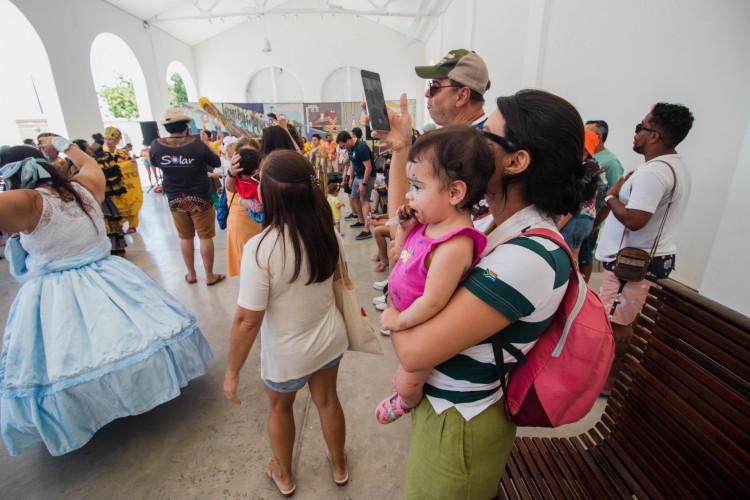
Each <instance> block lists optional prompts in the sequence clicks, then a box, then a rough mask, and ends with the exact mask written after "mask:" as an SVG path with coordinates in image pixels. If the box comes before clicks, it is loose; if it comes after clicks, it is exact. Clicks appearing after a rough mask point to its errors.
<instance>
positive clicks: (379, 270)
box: [372, 262, 388, 273]
mask: <svg viewBox="0 0 750 500" xmlns="http://www.w3.org/2000/svg"><path fill="white" fill-rule="evenodd" d="M386 269H388V264H387V263H385V262H379V263H378V265H377V266H375V269H373V270H372V271H373V272H375V273H382V272H383V271H385V270H386Z"/></svg>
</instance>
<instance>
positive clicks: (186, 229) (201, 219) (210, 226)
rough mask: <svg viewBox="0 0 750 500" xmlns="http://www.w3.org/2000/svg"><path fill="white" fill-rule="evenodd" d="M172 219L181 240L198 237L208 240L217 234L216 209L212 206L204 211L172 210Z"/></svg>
mask: <svg viewBox="0 0 750 500" xmlns="http://www.w3.org/2000/svg"><path fill="white" fill-rule="evenodd" d="M172 219H174V225H175V227H176V228H177V234H178V235H179V236H180V239H181V240H192V239H193V237H195V233H198V238H200V239H202V240H208V239H211V238H213V237H214V236H216V210H215V209H214V207H210V208H209V209H208V210H204V211H203V212H189V213H188V212H172Z"/></svg>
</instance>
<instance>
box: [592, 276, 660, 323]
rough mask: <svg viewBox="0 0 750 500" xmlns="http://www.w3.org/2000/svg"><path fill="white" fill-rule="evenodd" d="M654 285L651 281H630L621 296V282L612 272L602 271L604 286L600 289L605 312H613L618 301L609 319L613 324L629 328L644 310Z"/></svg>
mask: <svg viewBox="0 0 750 500" xmlns="http://www.w3.org/2000/svg"><path fill="white" fill-rule="evenodd" d="M653 284H654V283H652V282H651V281H649V280H641V281H628V282H627V283H626V284H625V288H623V290H622V292H621V293H620V294H618V293H617V291H618V290H619V289H620V280H619V279H617V277H616V276H615V273H613V272H612V271H607V270H606V269H603V270H602V286H601V288H600V289H599V298H600V299H601V301H602V304H604V310H605V311H607V314H609V313H610V312H611V311H612V305H613V304H614V303H615V301H616V300H617V301H618V304H617V307H616V308H615V312H614V314H612V316H611V317H610V318H609V321H610V322H612V323H617V324H618V325H623V326H627V325H629V324H631V323H632V322H633V321H635V318H636V317H638V313H639V312H641V309H643V305H644V304H645V303H646V297H647V296H648V291H649V289H650V288H651V286H652V285H653Z"/></svg>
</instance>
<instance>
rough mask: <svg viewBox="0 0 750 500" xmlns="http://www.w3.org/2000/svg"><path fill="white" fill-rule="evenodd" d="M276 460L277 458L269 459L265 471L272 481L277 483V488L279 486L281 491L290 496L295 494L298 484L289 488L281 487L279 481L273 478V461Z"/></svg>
mask: <svg viewBox="0 0 750 500" xmlns="http://www.w3.org/2000/svg"><path fill="white" fill-rule="evenodd" d="M274 460H276V459H275V458H272V459H271V460H269V461H268V463H267V464H266V468H265V470H264V471H263V472H265V473H266V475H267V476H268V477H269V478H270V479H271V481H273V484H275V485H276V488H278V490H279V493H281V494H282V495H283V496H285V497H287V498H289V497H290V496H292V495H294V492H295V491H296V490H297V485H296V484H293V485H292V487H291V488H289V489H288V490H284V489H282V488H281V486H279V483H277V482H276V480H275V479H274V478H273V472H272V471H271V462H273V461H274Z"/></svg>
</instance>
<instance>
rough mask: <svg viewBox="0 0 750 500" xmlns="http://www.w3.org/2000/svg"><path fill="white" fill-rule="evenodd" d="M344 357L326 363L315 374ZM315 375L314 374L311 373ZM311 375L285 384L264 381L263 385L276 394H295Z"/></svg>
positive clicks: (332, 365) (334, 364)
mask: <svg viewBox="0 0 750 500" xmlns="http://www.w3.org/2000/svg"><path fill="white" fill-rule="evenodd" d="M343 357H344V355H343V354H342V355H341V356H339V357H337V358H336V359H334V360H333V361H331V362H330V363H327V364H326V365H325V366H323V367H321V368H319V369H318V370H316V372H319V371H320V370H327V369H328V368H333V367H334V366H336V365H337V364H339V363H340V362H341V358H343ZM313 373H315V372H313ZM313 373H311V374H309V375H305V376H304V377H300V378H295V379H293V380H287V381H286V382H272V381H270V380H264V381H263V383H264V384H266V385H267V386H268V388H269V389H271V390H272V391H276V392H297V391H299V390H300V389H302V388H303V387H305V384H306V383H307V381H308V380H309V379H310V377H311V376H312V375H313Z"/></svg>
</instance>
